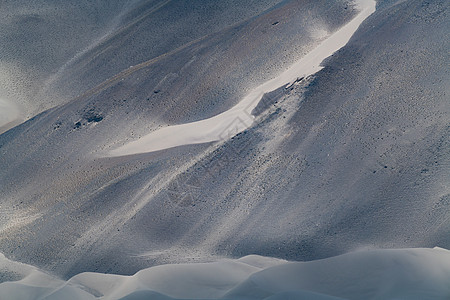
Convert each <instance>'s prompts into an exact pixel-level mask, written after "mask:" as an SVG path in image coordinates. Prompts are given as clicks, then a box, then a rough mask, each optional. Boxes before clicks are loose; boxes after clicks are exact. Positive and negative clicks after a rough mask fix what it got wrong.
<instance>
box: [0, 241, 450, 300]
mask: <svg viewBox="0 0 450 300" xmlns="http://www.w3.org/2000/svg"><path fill="white" fill-rule="evenodd" d="M0 275H2V277H0V278H5V276H6V278H8V277H7V276H16V277H18V278H21V279H20V280H17V281H6V282H3V283H1V284H0V298H1V299H9V300H15V299H20V300H27V299H30V300H31V299H42V300H43V299H46V300H49V299H54V300H56V299H65V300H70V299H73V300H75V299H77V300H78V299H79V300H85V299H86V300H87V299H128V300H130V299H133V300H140V299H142V300H143V299H241V300H244V299H245V300H250V299H252V300H257V299H270V300H275V299H280V300H281V299H308V300H314V299H317V300H332V299H341V300H342V299H348V300H350V299H351V300H356V299H361V300H375V299H380V300H389V299H397V300H398V299H404V300H427V299H442V300H444V299H450V251H448V250H445V249H442V248H437V247H436V248H434V249H428V248H416V249H399V250H363V251H358V252H353V253H348V254H344V255H341V256H336V257H332V258H328V259H323V260H316V261H311V262H288V261H284V260H279V259H275V258H268V257H262V256H255V255H251V256H246V257H243V258H240V259H236V260H231V259H227V260H222V261H218V262H212V263H197V264H179V265H162V266H156V267H152V268H148V269H144V270H141V271H139V272H137V273H136V274H135V275H133V276H120V275H108V274H100V273H81V274H78V275H76V276H74V277H72V278H71V279H69V280H68V281H63V280H60V279H57V278H55V277H52V276H50V275H47V274H45V273H43V272H42V271H40V270H38V269H37V268H35V267H32V266H29V265H25V264H21V263H18V262H13V261H11V260H8V259H7V258H5V256H3V255H1V254H0Z"/></svg>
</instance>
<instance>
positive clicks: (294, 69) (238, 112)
mask: <svg viewBox="0 0 450 300" xmlns="http://www.w3.org/2000/svg"><path fill="white" fill-rule="evenodd" d="M356 4H357V5H358V8H359V9H360V10H361V11H360V13H359V14H358V15H357V16H356V17H355V18H354V19H353V20H351V21H350V22H349V23H347V24H346V25H345V26H343V27H342V28H341V29H339V30H338V31H336V32H335V33H333V34H332V35H331V36H329V37H328V38H327V39H325V40H324V41H323V42H322V43H321V44H320V45H319V46H317V47H316V48H315V49H314V50H312V51H311V52H309V53H308V54H307V55H305V56H304V57H303V58H301V59H300V60H299V61H297V62H296V63H294V64H293V65H292V66H291V67H290V68H289V69H287V70H286V71H284V72H283V73H282V74H280V75H279V76H278V77H275V78H273V79H271V80H269V81H267V82H265V83H264V84H262V85H260V86H258V87H257V88H255V89H254V90H253V91H251V92H250V93H249V94H248V95H247V96H246V97H244V98H243V99H242V100H241V101H240V102H239V103H238V104H237V105H235V106H234V107H232V108H231V109H229V110H227V111H225V112H223V113H221V114H219V115H216V116H214V117H211V118H208V119H204V120H201V121H197V122H192V123H187V124H180V125H174V126H168V127H165V128H162V129H159V130H156V131H153V132H152V133H150V134H148V135H146V136H144V137H142V138H140V139H139V140H136V141H133V142H130V143H128V144H126V145H124V146H121V147H119V148H117V149H114V150H112V151H110V152H109V156H111V157H114V156H124V155H131V154H139V153H146V152H153V151H159V150H164V149H168V148H172V147H177V146H183V145H190V144H201V143H208V142H214V141H220V140H224V139H226V138H228V137H230V136H232V135H235V134H237V133H239V132H242V131H244V130H245V129H247V128H249V127H250V126H251V125H252V124H253V120H254V116H253V115H252V114H251V111H252V110H253V109H254V108H255V107H256V106H257V105H258V103H259V101H260V100H261V98H262V97H263V95H264V94H265V93H268V92H271V91H273V90H276V89H277V88H279V87H282V86H283V85H288V86H289V85H291V84H292V83H293V82H295V81H296V80H297V79H298V78H301V77H307V76H310V75H312V74H314V73H316V72H318V71H320V70H321V69H322V67H321V66H320V64H321V62H322V61H323V60H324V59H326V58H327V57H329V56H330V55H332V54H333V53H334V52H336V51H337V50H339V49H340V48H342V47H343V46H345V44H347V42H348V41H349V40H350V38H351V37H352V35H353V33H355V31H356V30H357V29H358V27H359V25H360V24H361V23H362V22H363V21H364V20H365V19H366V18H367V17H368V16H370V15H371V14H372V13H373V12H375V9H376V2H375V1H373V0H358V1H356Z"/></svg>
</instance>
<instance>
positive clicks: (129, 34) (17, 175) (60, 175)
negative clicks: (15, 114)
mask: <svg viewBox="0 0 450 300" xmlns="http://www.w3.org/2000/svg"><path fill="white" fill-rule="evenodd" d="M214 2H215V1H201V3H202V5H199V7H195V6H192V7H191V6H189V9H186V8H185V6H186V3H185V2H184V1H141V2H127V4H126V5H125V6H126V8H124V6H123V5H124V4H120V3H122V2H120V3H119V2H118V3H117V4H116V5H113V4H111V6H110V11H109V10H108V12H105V11H103V10H101V9H99V10H98V14H94V15H92V16H91V15H90V14H89V16H90V17H89V18H88V20H86V21H84V22H81V21H80V20H79V19H76V16H78V15H83V16H85V14H83V13H81V12H79V10H82V9H83V7H85V8H86V7H88V4H87V3H84V2H80V3H81V4H79V6H78V5H74V7H73V10H74V12H70V11H69V12H66V11H64V14H66V13H67V14H69V15H70V16H71V17H72V18H74V19H76V20H73V22H74V23H73V24H75V23H76V24H78V23H80V22H81V23H83V24H86V26H88V27H89V24H95V26H99V28H95V26H94V28H84V27H79V28H77V31H75V32H72V31H71V32H70V34H68V33H67V32H64V27H62V28H61V29H60V27H57V28H56V29H54V30H57V31H58V34H60V36H61V43H60V44H58V43H54V44H53V43H50V41H46V40H45V39H41V40H40V41H39V43H44V45H48V44H50V45H51V48H52V49H55V51H56V50H58V49H61V45H62V44H63V43H65V39H64V37H65V36H70V37H71V39H70V40H76V37H77V36H83V38H82V39H81V40H79V42H78V43H74V45H72V46H71V47H67V48H65V49H66V50H65V51H67V53H61V52H59V51H56V52H58V53H56V54H55V53H53V52H51V51H48V48H46V47H43V48H41V47H37V46H36V44H34V43H38V42H37V41H35V40H33V41H30V40H29V38H30V37H31V36H34V37H36V36H37V35H36V34H34V35H25V37H22V38H17V37H16V38H14V39H11V38H10V36H11V35H12V34H13V33H14V34H18V33H20V32H21V31H20V30H22V31H26V32H27V34H30V33H29V32H28V31H27V30H26V29H24V28H29V26H25V27H22V26H21V25H20V24H21V23H20V22H25V21H26V20H28V21H26V22H38V23H39V24H41V21H38V20H41V19H42V18H44V15H45V16H47V15H48V14H49V13H50V12H51V14H53V13H56V12H58V10H50V9H49V10H46V11H45V14H44V12H40V11H34V12H33V14H32V16H30V14H26V15H25V16H24V15H23V12H22V14H13V13H12V12H10V14H11V16H12V17H11V18H10V19H4V20H12V21H8V22H10V23H8V24H9V25H8V26H13V25H14V26H16V27H13V28H12V29H8V28H10V27H8V26H7V27H5V28H7V29H2V31H1V40H2V41H3V40H5V41H6V40H8V41H9V43H11V41H14V42H15V43H31V42H33V43H31V44H24V45H25V46H24V47H23V48H21V49H22V50H21V51H24V52H21V51H18V50H16V51H13V50H14V49H17V48H18V47H17V46H16V45H11V46H9V47H6V48H5V46H3V45H5V43H0V45H2V48H0V49H1V50H0V55H2V56H1V59H0V64H1V67H2V70H3V69H4V70H6V71H2V73H1V74H2V77H1V80H2V81H1V82H2V87H1V89H2V90H1V93H2V94H1V96H2V97H4V98H7V99H9V100H15V99H17V100H16V101H17V102H18V103H19V104H20V105H22V106H23V107H24V110H25V111H26V112H25V114H27V115H34V114H36V113H40V114H38V115H36V116H34V117H33V118H31V119H29V120H28V121H27V122H25V123H24V124H21V125H19V126H17V127H15V128H13V129H12V130H9V131H8V132H6V133H3V134H1V135H0V199H1V203H0V205H1V210H0V252H3V253H4V254H5V255H6V256H7V257H9V258H11V259H14V260H19V261H23V262H26V263H31V264H33V265H36V266H39V267H42V268H43V269H45V270H49V271H52V272H54V273H56V274H58V275H62V276H63V277H70V276H72V275H75V274H77V273H79V272H83V271H99V272H112V273H121V274H133V273H135V272H136V271H137V270H140V269H142V268H145V267H148V266H152V265H154V264H160V263H167V262H188V261H208V260H211V259H213V258H215V257H217V256H228V257H241V256H244V255H247V254H260V255H267V256H275V257H281V258H288V259H296V260H309V259H317V258H323V257H329V256H333V255H337V254H341V253H345V252H348V251H350V250H355V249H358V248H372V247H386V248H392V247H434V246H440V247H444V248H450V239H449V235H448V232H449V231H450V210H449V205H450V192H449V185H448V183H449V182H450V178H449V177H450V176H449V174H450V161H449V158H450V153H449V149H450V145H449V142H450V140H449V136H450V135H449V133H450V132H449V131H450V126H449V125H450V116H449V112H450V111H449V110H450V105H449V101H448V98H449V97H448V93H449V71H448V70H449V69H448V61H449V54H448V48H449V45H448V41H449V38H448V34H449V33H448V28H449V17H448V12H449V3H448V2H447V1H419V0H409V1H379V3H378V9H377V11H376V12H375V13H374V14H373V15H372V16H371V17H369V18H368V19H367V20H366V21H365V22H364V23H363V25H362V26H361V27H360V29H359V30H358V31H357V33H356V34H355V36H353V38H352V39H351V41H350V42H349V44H348V45H347V46H345V47H344V48H343V49H342V50H341V51H339V52H338V53H336V54H335V55H334V56H333V57H331V58H330V59H328V60H327V61H326V63H325V68H324V69H323V70H322V71H320V72H319V73H317V74H316V75H315V76H314V77H311V78H306V79H303V80H302V81H300V82H298V83H296V84H295V85H294V86H293V87H292V88H290V89H287V90H286V89H280V90H278V91H276V92H275V93H272V94H269V95H267V96H266V97H265V98H264V101H263V102H262V103H261V104H260V105H259V106H258V107H257V111H255V114H257V115H258V117H257V122H256V125H255V126H254V127H252V128H250V129H248V130H247V131H245V132H243V133H241V134H239V135H238V136H235V137H233V138H232V139H231V140H229V141H227V142H225V143H217V144H206V145H196V146H185V147H180V148H174V149H169V150H164V151H160V152H155V153H149V154H141V155H135V156H129V157H121V158H102V156H103V154H104V153H105V151H108V150H111V149H113V148H115V147H118V146H120V145H122V144H124V143H125V142H127V141H131V140H134V139H136V138H137V137H139V136H142V135H144V134H146V133H148V132H149V131H151V130H154V129H157V128H159V127H161V126H165V125H166V124H179V123H183V122H188V121H195V120H199V119H202V118H206V117H210V116H212V115H214V114H217V113H219V112H222V111H224V110H226V109H228V108H230V107H232V106H233V105H234V104H236V102H237V101H238V100H239V99H240V98H241V97H243V96H244V95H245V94H246V93H247V92H248V91H249V90H251V89H252V87H255V86H257V85H259V84H260V83H261V82H264V81H265V80H267V79H269V78H271V76H273V75H274V74H278V73H279V72H281V71H282V70H283V69H284V68H285V67H287V66H288V65H289V64H291V63H292V62H293V61H295V60H296V59H298V58H299V57H301V56H302V55H304V54H305V53H307V51H308V50H311V49H312V48H314V46H315V45H317V44H318V43H319V42H320V41H321V40H322V39H323V38H325V37H326V36H327V35H328V34H329V33H331V32H333V31H334V30H336V29H337V28H339V27H340V26H342V25H343V24H344V23H345V22H347V21H348V20H350V19H351V18H352V17H353V16H354V15H355V13H356V12H355V11H354V10H353V9H352V7H351V6H350V5H349V3H347V2H346V1H332V5H330V1H283V2H282V3H278V2H280V1H247V4H245V5H244V4H241V3H239V4H238V1H235V2H233V1H227V2H230V3H231V4H230V5H228V4H227V3H225V2H223V3H224V4H223V5H224V6H223V7H220V6H219V7H215V6H214V5H213V3H214ZM77 3H78V2H77ZM83 3H84V4H83ZM98 3H99V4H98V5H100V7H104V6H105V4H104V3H103V4H102V3H101V2H98ZM108 3H109V2H108ZM221 3H222V2H221ZM52 5H55V6H57V3H55V4H52ZM52 5H51V3H50V2H49V6H52ZM83 5H84V6H83ZM242 5H244V6H242ZM17 7H20V6H19V5H18V6H17ZM250 8H251V9H250ZM89 9H91V8H90V6H89ZM191 10H192V11H191ZM206 10H207V13H206V12H205V11H206ZM211 10H213V11H216V14H217V15H218V16H219V15H220V17H214V18H210V15H209V13H210V11H211ZM8 11H9V10H8ZM177 11H179V13H180V14H181V15H182V13H186V16H184V17H183V16H181V15H180V19H178V18H177V19H176V20H172V19H171V18H169V16H173V15H176V12H177ZM100 12H101V13H100ZM219 12H220V13H219ZM222 12H223V14H222ZM2 13H4V11H3V10H2ZM35 14H36V15H37V16H34V15H35ZM112 16H115V17H114V18H112ZM61 18H63V16H62V17H61ZM91 18H92V19H91ZM168 18H169V19H168ZM183 18H187V19H188V20H187V21H186V20H185V19H183ZM23 19H26V20H25V21H24V20H23ZM66 19H67V17H64V20H66ZM19 20H21V21H19ZM44 20H47V19H45V18H44ZM48 20H55V18H54V16H53V15H51V16H50V17H49V18H48ZM111 20H116V21H114V22H113V21H111ZM181 20H183V21H181ZM3 22H7V21H3ZM42 22H44V21H42ZM48 22H49V21H48ZM48 22H47V21H46V22H44V23H45V24H47V25H46V26H49V27H44V29H41V31H39V33H40V34H41V35H43V36H44V37H47V38H49V36H51V35H45V34H44V33H45V32H47V31H48V28H55V26H54V25H51V24H50V25H49V24H48ZM55 22H56V21H55ZM90 22H91V23H90ZM184 22H188V24H190V23H189V22H192V23H194V24H196V25H195V26H183V24H185V23H184ZM277 22H278V23H277ZM73 24H68V25H67V26H68V27H67V28H72V27H73ZM167 24H169V25H170V26H169V25H167ZM92 26H93V25H92ZM16 28H19V29H20V30H17V29H16ZM32 28H35V29H36V30H38V27H36V26H35V27H32ZM150 29H154V30H155V34H149V31H150ZM8 30H10V31H8ZM172 32H177V33H179V35H172V34H169V33H172ZM84 33H86V34H84ZM55 34H56V33H55ZM72 34H73V35H72ZM76 34H78V35H76ZM105 34H106V37H104V38H103V39H100V37H102V36H104V35H105ZM72 37H73V39H72ZM57 40H58V39H57ZM51 41H52V42H53V41H54V40H53V39H52V40H51ZM19 48H20V47H19ZM5 49H6V50H5ZM27 49H28V50H27ZM29 49H42V53H41V54H39V51H37V52H36V51H31V50H29ZM84 49H87V50H86V51H83V50H84ZM44 54H45V55H44ZM35 56H38V57H35ZM38 58H39V59H38ZM66 63H67V64H66ZM31 66H34V67H31ZM130 66H132V67H130ZM25 67H26V68H27V69H26V70H23V68H25ZM28 68H29V69H28ZM28 70H29V71H28ZM5 74H12V75H8V76H6V75H5ZM23 74H26V76H25V75H23ZM24 78H25V79H24ZM44 83H45V84H44ZM30 95H34V96H33V97H30ZM77 95H78V97H75V98H73V97H74V96H77ZM55 105H57V106H55Z"/></svg>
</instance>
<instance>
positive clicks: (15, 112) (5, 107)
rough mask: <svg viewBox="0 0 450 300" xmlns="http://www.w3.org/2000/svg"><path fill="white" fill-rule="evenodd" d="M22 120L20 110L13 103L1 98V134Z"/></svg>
mask: <svg viewBox="0 0 450 300" xmlns="http://www.w3.org/2000/svg"><path fill="white" fill-rule="evenodd" d="M19 118H20V110H19V108H18V107H17V106H16V105H14V104H13V103H11V102H9V101H7V100H6V99H2V98H0V133H2V132H3V131H5V130H7V129H9V128H7V127H10V126H9V124H12V123H14V122H15V121H17V120H18V119H19Z"/></svg>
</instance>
